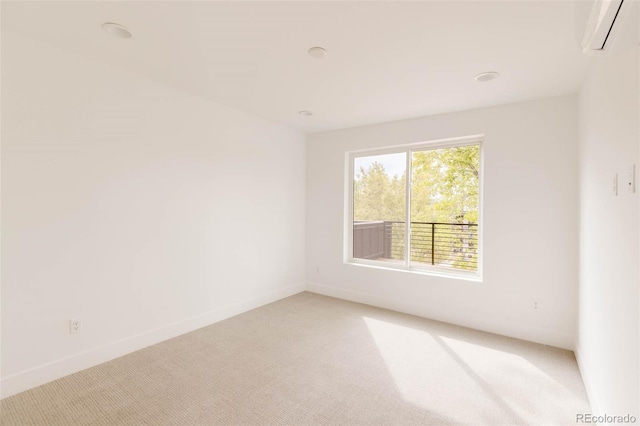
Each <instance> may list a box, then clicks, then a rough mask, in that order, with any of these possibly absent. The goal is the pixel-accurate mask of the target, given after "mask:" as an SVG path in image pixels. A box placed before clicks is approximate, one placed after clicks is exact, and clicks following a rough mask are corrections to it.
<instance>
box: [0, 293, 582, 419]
mask: <svg viewBox="0 0 640 426" xmlns="http://www.w3.org/2000/svg"><path fill="white" fill-rule="evenodd" d="M0 409H1V413H0V424H2V425H36V424H38V425H41V424H42V425H45V424H46V425H65V426H66V425H81V424H82V425H105V424H110V425H138V424H150V425H151V424H153V425H272V424H283V425H444V424H472V425H516V424H532V425H551V424H561V425H566V424H575V419H576V414H577V413H585V412H589V405H588V402H587V398H586V395H585V391H584V387H583V384H582V380H581V378H580V374H579V372H578V368H577V365H576V361H575V358H574V356H573V354H572V353H571V352H569V351H565V350H561V349H556V348H552V347H548V346H543V345H537V344H533V343H528V342H524V341H521V340H516V339H510V338H506V337H500V336H497V335H493V334H488V333H483V332H479V331H474V330H470V329H467V328H461V327H456V326H452V325H449V324H444V323H440V322H435V321H430V320H426V319H423V318H418V317H414V316H410V315H404V314H399V313H396V312H392V311H387V310H384V309H378V308H374V307H371V306H366V305H361V304H357V303H351V302H346V301H342V300H338V299H333V298H329V297H324V296H319V295H316V294H312V293H301V294H298V295H296V296H292V297H289V298H287V299H284V300H281V301H278V302H276V303H272V304H270V305H267V306H264V307H261V308H259V309H255V310H253V311H250V312H247V313H245V314H242V315H239V316H236V317H234V318H231V319H228V320H226V321H222V322H219V323H217V324H214V325H211V326H208V327H205V328H202V329H200V330H197V331H194V332H192V333H189V334H185V335H183V336H180V337H177V338H175V339H172V340H169V341H166V342H163V343H160V344H158V345H155V346H152V347H149V348H147V349H144V350H141V351H138V352H135V353H133V354H130V355H127V356H124V357H121V358H118V359H116V360H113V361H111V362H108V363H105V364H102V365H99V366H97V367H94V368H90V369H88V370H85V371H82V372H80V373H77V374H74V375H71V376H68V377H65V378H63V379H60V380H57V381H55V382H52V383H49V384H47V385H44V386H40V387H38V388H35V389H32V390H30V391H27V392H24V393H22V394H19V395H16V396H13V397H11V398H7V399H5V400H4V401H2V402H1V403H0Z"/></svg>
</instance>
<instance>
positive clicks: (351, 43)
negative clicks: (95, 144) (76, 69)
mask: <svg viewBox="0 0 640 426" xmlns="http://www.w3.org/2000/svg"><path fill="white" fill-rule="evenodd" d="M574 21H575V19H574V4H573V2H570V1H424V2H361V1H357V2H264V1H261V2H180V1H171V2H149V1H147V2H115V1H100V2H89V1H83V2H56V1H46V2H21V3H18V2H15V3H9V2H2V25H3V28H4V27H8V28H11V29H13V30H15V31H19V32H21V33H23V34H25V35H28V36H31V37H34V38H38V39H44V40H47V41H48V42H49V43H51V44H53V45H56V46H59V47H62V48H65V49H67V50H70V51H74V52H77V53H79V54H82V55H84V56H87V57H91V58H93V59H96V60H99V61H103V62H105V63H108V64H110V65H113V66H117V67H120V68H123V69H127V70H130V71H132V72H135V73H138V74H141V75H144V76H147V77H148V78H151V79H154V80H157V81H161V82H164V83H166V84H168V85H171V86H174V87H178V88H181V89H183V90H185V91H188V92H191V93H194V94H197V95H200V96H203V97H205V98H208V99H211V100H213V101H217V102H219V103H222V104H225V105H228V106H232V107H236V108H238V109H240V110H243V111H246V112H250V113H253V114H256V115H258V116H262V117H265V118H268V119H272V120H274V121H277V122H280V123H283V124H285V125H288V126H291V127H294V128H298V129H301V130H303V131H305V132H317V131H324V130H332V129H337V128H343V127H351V126H358V125H364V124H370V123H377V122H383V121H390V120H398V119H404V118H411V117H417V116H423V115H429V114H436V113H442V112H449V111H457V110H463V109H470V108H477V107H483V106H490V105H497V104H503V103H509V102H518V101H523V100H529V99H535V98H541V97H547V96H555V95H561V94H567V93H572V92H576V91H577V90H578V88H579V85H580V83H581V81H582V78H583V76H584V74H585V72H586V68H587V64H588V61H589V59H588V58H587V57H586V56H585V55H583V54H582V53H581V51H580V48H579V46H578V43H577V41H576V36H575V34H576V31H575V29H574ZM103 22H117V23H120V24H123V25H125V26H127V27H129V28H130V29H131V31H132V32H133V35H134V36H133V38H132V39H130V40H122V39H115V38H112V37H109V36H107V35H106V34H105V33H104V32H103V31H102V30H101V28H100V26H101V24H102V23H103ZM312 46H322V47H324V48H325V49H327V51H328V55H327V56H326V57H325V58H324V59H314V58H312V57H310V56H308V55H307V49H308V48H310V47H312ZM484 71H498V72H500V73H501V77H500V78H499V79H498V80H494V81H491V82H488V83H477V82H476V81H474V79H473V77H474V76H475V75H476V74H478V73H480V72H484ZM300 110H310V111H312V112H313V114H314V115H313V116H312V117H301V116H299V115H298V111H300Z"/></svg>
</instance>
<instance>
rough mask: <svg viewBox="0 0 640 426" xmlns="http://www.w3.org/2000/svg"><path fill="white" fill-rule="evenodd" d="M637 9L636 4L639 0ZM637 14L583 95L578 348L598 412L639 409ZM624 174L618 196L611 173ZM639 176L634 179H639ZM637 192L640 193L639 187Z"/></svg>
mask: <svg viewBox="0 0 640 426" xmlns="http://www.w3.org/2000/svg"><path fill="white" fill-rule="evenodd" d="M636 7H637V5H636ZM637 18H638V13H637V11H636V12H635V13H630V14H629V15H628V16H627V20H626V21H625V22H623V23H622V24H624V25H623V26H622V27H621V28H622V33H620V34H618V36H617V38H616V40H615V44H614V45H613V50H612V51H611V52H609V54H608V55H605V56H597V57H594V59H593V62H592V64H591V68H590V70H589V74H588V76H587V78H586V81H585V82H584V84H583V87H582V90H581V93H580V102H579V106H580V110H579V111H580V113H579V121H580V176H581V191H580V194H581V196H580V213H581V214H580V297H579V333H578V340H577V345H576V353H577V355H578V360H579V363H580V368H581V371H582V376H583V378H584V381H585V384H586V386H587V392H588V393H589V398H590V400H591V405H592V408H593V410H594V412H596V413H600V414H602V413H607V414H610V415H624V414H627V413H632V414H633V413H635V414H636V416H637V414H638V399H639V398H640V394H639V392H638V388H639V382H638V375H639V374H640V371H639V368H638V360H639V358H640V352H639V351H638V333H639V330H638V297H639V295H638V285H639V282H640V276H639V271H638V264H639V262H638V259H640V251H639V247H638V241H639V238H638V235H639V232H640V229H639V221H638V215H639V208H638V206H639V198H640V197H639V196H638V192H636V193H635V194H631V193H629V192H627V189H626V188H625V183H626V177H627V169H628V167H629V166H631V165H632V164H635V165H636V173H638V174H640V158H639V152H640V151H639V146H638V145H639V140H640V132H639V125H638V115H639V114H640V108H639V98H640V96H639V91H640V86H639V84H638V77H639V68H638V59H639V55H638V19H637ZM615 173H618V175H619V184H620V189H619V195H618V196H617V197H615V196H613V194H612V179H613V176H614V174H615ZM637 183H638V180H637V178H636V184H637ZM636 191H640V187H638V188H637V190H636Z"/></svg>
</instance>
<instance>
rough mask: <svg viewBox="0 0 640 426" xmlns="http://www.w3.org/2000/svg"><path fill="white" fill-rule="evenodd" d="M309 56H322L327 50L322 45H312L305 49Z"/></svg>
mask: <svg viewBox="0 0 640 426" xmlns="http://www.w3.org/2000/svg"><path fill="white" fill-rule="evenodd" d="M307 52H308V53H309V56H313V57H314V58H318V59H320V58H324V57H325V56H326V55H327V51H326V50H325V49H324V48H323V47H312V48H311V49H309V50H308V51H307Z"/></svg>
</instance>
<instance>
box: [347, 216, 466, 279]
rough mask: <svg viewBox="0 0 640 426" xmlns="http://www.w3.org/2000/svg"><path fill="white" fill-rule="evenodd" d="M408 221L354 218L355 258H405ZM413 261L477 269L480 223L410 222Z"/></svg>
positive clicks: (442, 266) (391, 259) (396, 259)
mask: <svg viewBox="0 0 640 426" xmlns="http://www.w3.org/2000/svg"><path fill="white" fill-rule="evenodd" d="M405 252H406V250H405V223H404V222H397V221H355V222H354V224H353V257H354V258H358V259H375V260H386V261H403V260H404V259H405ZM410 253H411V262H412V263H417V264H418V265H432V266H436V267H440V268H447V269H451V268H453V269H463V270H471V271H475V270H477V268H478V224H476V223H441V222H411V248H410Z"/></svg>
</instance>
